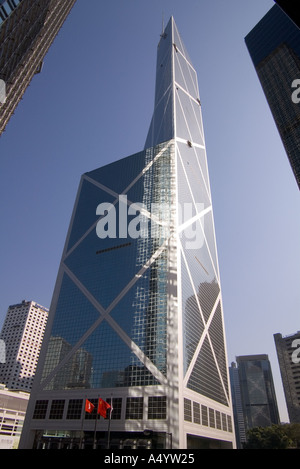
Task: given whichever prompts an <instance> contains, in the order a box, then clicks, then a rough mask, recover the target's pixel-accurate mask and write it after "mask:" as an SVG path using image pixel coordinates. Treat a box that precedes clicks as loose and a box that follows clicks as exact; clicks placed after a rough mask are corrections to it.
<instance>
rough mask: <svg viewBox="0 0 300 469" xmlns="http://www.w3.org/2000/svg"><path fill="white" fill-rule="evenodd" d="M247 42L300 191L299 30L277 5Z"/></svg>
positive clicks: (248, 37) (291, 5) (253, 30)
mask: <svg viewBox="0 0 300 469" xmlns="http://www.w3.org/2000/svg"><path fill="white" fill-rule="evenodd" d="M282 3H284V2H280V4H282ZM286 3H287V2H286ZM289 4H290V5H289V8H288V9H287V11H288V12H289V13H290V14H292V13H293V11H291V7H292V8H293V5H294V9H295V10H294V11H295V13H296V8H295V4H292V2H289ZM283 7H284V8H285V5H283ZM292 17H293V15H292ZM295 21H297V18H296V15H295ZM297 22H298V21H297ZM245 41H246V45H247V48H248V50H249V53H250V56H251V58H252V61H253V64H254V66H255V70H256V72H257V75H258V78H259V80H260V83H261V86H262V88H263V91H264V93H265V96H266V99H267V101H268V104H269V106H270V109H271V112H272V115H273V118H274V120H275V123H276V126H277V129H278V131H279V134H280V137H281V140H282V142H283V145H284V148H285V150H286V153H287V156H288V158H289V161H290V164H291V167H292V170H293V173H294V175H295V178H296V181H297V184H298V186H299V188H300V29H299V27H298V26H297V24H296V23H295V22H294V21H292V19H291V18H290V17H289V16H288V15H287V14H286V13H285V12H284V11H283V10H282V9H281V8H280V7H279V6H278V5H274V7H272V8H271V10H269V12H268V13H267V14H266V15H265V16H264V17H263V18H262V19H261V20H260V21H259V23H258V24H257V25H256V26H255V27H254V28H253V29H252V31H250V32H249V34H248V35H247V36H246V38H245Z"/></svg>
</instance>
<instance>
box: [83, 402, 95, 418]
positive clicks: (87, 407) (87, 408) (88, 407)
mask: <svg viewBox="0 0 300 469" xmlns="http://www.w3.org/2000/svg"><path fill="white" fill-rule="evenodd" d="M94 407H95V406H94V404H92V403H91V401H89V400H88V399H86V400H85V411H86V412H88V413H89V414H91V413H92V412H93V409H94Z"/></svg>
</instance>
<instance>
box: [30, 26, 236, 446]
mask: <svg viewBox="0 0 300 469" xmlns="http://www.w3.org/2000/svg"><path fill="white" fill-rule="evenodd" d="M48 326H49V327H48V329H47V331H46V339H45V341H44V346H43V349H42V352H41V358H40V363H39V369H38V371H37V377H36V381H35V387H34V389H33V391H32V394H31V398H30V403H29V407H28V413H27V417H26V422H25V427H24V432H23V436H22V441H21V447H23V448H32V447H43V446H46V447H54V446H55V444H57V442H58V441H59V439H58V438H57V437H59V436H61V438H62V439H61V445H63V446H64V447H76V445H77V446H78V445H79V444H80V445H81V447H85V448H86V447H89V446H92V445H94V447H98V448H100V447H106V445H107V441H106V432H107V429H108V421H107V420H105V419H101V420H100V421H96V420H95V416H94V417H93V414H91V415H90V414H88V413H85V408H84V403H85V399H88V400H89V401H90V402H92V403H93V402H94V403H96V402H97V399H98V398H99V397H101V398H102V399H104V400H106V401H108V402H110V403H111V404H112V407H113V411H112V413H111V421H109V424H110V443H109V444H110V447H111V448H124V447H126V448H127V447H149V448H150V447H151V448H166V447H170V446H171V445H172V447H173V448H202V447H203V448H204V447H205V448H207V447H214V448H232V447H235V437H234V429H233V419H232V406H231V396H230V386H229V378H228V365H227V356H226V345H225V335H224V324H223V311H222V298H221V287H220V274H219V268H218V259H217V250H216V242H215V232H214V221H213V211H212V201H211V192H210V185H209V176H208V168H207V159H206V150H205V139H204V133H203V125H202V116H201V103H200V99H199V92H198V84H197V76H196V72H195V70H194V68H193V66H192V64H191V60H190V58H189V56H188V53H187V51H186V49H185V46H184V45H183V42H182V40H181V38H180V35H179V33H178V30H177V27H176V24H175V22H174V19H173V18H171V19H170V21H169V23H168V25H167V26H166V28H165V29H164V31H163V33H162V35H161V38H160V41H159V45H158V53H157V77H156V90H155V105H154V113H153V117H152V120H151V125H150V129H149V132H148V135H147V139H146V143H145V148H144V150H142V151H141V152H139V153H137V154H134V155H131V156H129V157H127V158H124V159H121V160H119V161H116V162H114V163H111V164H109V165H107V166H104V167H102V168H99V169H96V170H94V171H91V172H88V173H86V174H84V175H83V176H82V178H81V181H80V185H79V189H78V195H77V199H76V202H75V206H74V211H73V215H72V218H71V223H70V228H69V232H68V235H67V239H66V243H65V247H64V251H63V255H62V260H61V265H60V269H59V273H58V277H57V283H56V287H55V291H54V295H53V300H52V305H51V308H50V315H49V322H48ZM95 423H96V425H95ZM95 428H96V431H95ZM54 437H56V438H54Z"/></svg>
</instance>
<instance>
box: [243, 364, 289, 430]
mask: <svg viewBox="0 0 300 469" xmlns="http://www.w3.org/2000/svg"><path fill="white" fill-rule="evenodd" d="M236 361H237V365H238V373H239V382H240V391H241V396H242V405H243V414H244V422H245V428H246V431H247V430H249V429H250V428H253V427H268V426H270V425H272V424H279V423H280V420H279V412H278V406H277V399H276V394H275V388H274V383H273V375H272V369H271V364H270V361H269V358H268V355H244V356H239V357H236Z"/></svg>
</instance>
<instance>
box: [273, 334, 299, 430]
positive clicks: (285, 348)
mask: <svg viewBox="0 0 300 469" xmlns="http://www.w3.org/2000/svg"><path fill="white" fill-rule="evenodd" d="M274 340H275V345H276V351H277V357H278V362H279V367H280V373H281V379H282V384H283V389H284V394H285V399H286V404H287V409H288V414H289V419H290V422H291V423H300V331H298V332H297V333H295V334H292V335H288V336H285V337H283V336H282V334H279V333H278V334H274Z"/></svg>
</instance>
